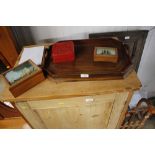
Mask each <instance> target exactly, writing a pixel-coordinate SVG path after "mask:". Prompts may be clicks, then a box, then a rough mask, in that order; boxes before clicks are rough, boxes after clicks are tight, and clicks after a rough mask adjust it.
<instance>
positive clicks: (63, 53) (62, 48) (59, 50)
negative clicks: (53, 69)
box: [51, 41, 75, 63]
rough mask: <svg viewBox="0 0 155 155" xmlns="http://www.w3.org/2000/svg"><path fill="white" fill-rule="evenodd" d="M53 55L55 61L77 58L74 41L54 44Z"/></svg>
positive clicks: (68, 60)
mask: <svg viewBox="0 0 155 155" xmlns="http://www.w3.org/2000/svg"><path fill="white" fill-rule="evenodd" d="M51 57H52V61H53V63H62V62H72V61H74V59H75V55H74V43H73V41H64V42H58V43H55V44H54V45H53V46H52V51H51Z"/></svg>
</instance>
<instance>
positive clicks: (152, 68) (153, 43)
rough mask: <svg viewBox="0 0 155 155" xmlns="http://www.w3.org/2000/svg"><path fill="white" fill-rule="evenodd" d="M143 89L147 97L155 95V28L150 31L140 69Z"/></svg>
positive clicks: (139, 75)
mask: <svg viewBox="0 0 155 155" xmlns="http://www.w3.org/2000/svg"><path fill="white" fill-rule="evenodd" d="M138 77H139V78H140V81H141V82H142V85H143V87H142V91H144V92H146V94H145V95H146V97H151V96H155V28H153V29H152V30H150V31H149V34H148V37H147V39H146V43H145V47H144V50H143V55H142V58H141V62H140V66H139V69H138Z"/></svg>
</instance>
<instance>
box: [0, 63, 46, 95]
mask: <svg viewBox="0 0 155 155" xmlns="http://www.w3.org/2000/svg"><path fill="white" fill-rule="evenodd" d="M3 76H4V78H5V79H6V81H7V82H8V83H9V85H10V88H9V90H10V91H11V93H12V94H13V96H14V97H17V96H19V95H21V94H23V93H24V92H26V91H27V90H29V89H30V88H32V87H34V86H35V85H37V84H38V83H40V82H41V81H43V80H44V79H45V77H44V75H43V72H42V70H41V69H40V68H39V67H38V66H37V65H36V64H34V63H33V62H32V61H31V60H28V61H25V62H24V63H22V64H20V65H18V66H16V67H14V68H13V69H10V70H9V71H7V72H5V73H4V74H3Z"/></svg>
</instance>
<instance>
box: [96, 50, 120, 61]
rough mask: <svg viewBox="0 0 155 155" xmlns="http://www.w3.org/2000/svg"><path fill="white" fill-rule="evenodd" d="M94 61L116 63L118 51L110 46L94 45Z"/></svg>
mask: <svg viewBox="0 0 155 155" xmlns="http://www.w3.org/2000/svg"><path fill="white" fill-rule="evenodd" d="M94 61H101V62H102V61H103V62H112V63H117V61H118V51H117V48H112V47H95V49H94Z"/></svg>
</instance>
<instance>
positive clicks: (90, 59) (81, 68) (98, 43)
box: [46, 39, 132, 80]
mask: <svg viewBox="0 0 155 155" xmlns="http://www.w3.org/2000/svg"><path fill="white" fill-rule="evenodd" d="M73 42H74V48H75V60H74V62H68V63H59V64H54V63H53V62H52V61H51V60H49V65H48V66H47V68H46V70H48V72H49V74H50V75H51V76H52V77H53V78H75V80H76V78H78V79H77V80H83V79H84V78H80V76H81V74H88V75H89V78H92V79H91V80H93V78H99V77H106V78H107V79H108V78H109V79H112V78H113V79H120V78H123V77H124V75H125V74H127V73H128V71H129V70H131V69H132V64H131V61H130V58H129V56H128V54H127V52H126V49H125V48H124V46H123V44H122V43H121V42H120V41H118V40H115V39H85V40H73ZM95 47H114V48H117V50H118V57H119V58H118V62H117V63H111V62H94V48H95ZM89 78H85V79H84V80H86V79H87V80H90V79H89Z"/></svg>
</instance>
